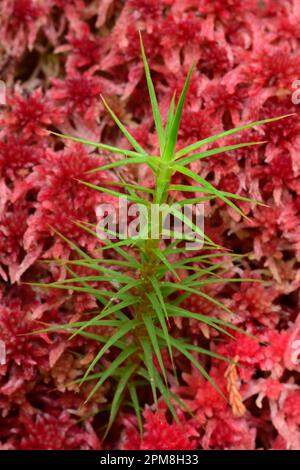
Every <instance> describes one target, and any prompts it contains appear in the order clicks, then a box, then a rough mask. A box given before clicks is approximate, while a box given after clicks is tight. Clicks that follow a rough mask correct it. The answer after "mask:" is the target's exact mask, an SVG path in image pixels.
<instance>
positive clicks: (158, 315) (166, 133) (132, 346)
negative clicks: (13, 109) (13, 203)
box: [35, 38, 286, 435]
mask: <svg viewBox="0 0 300 470" xmlns="http://www.w3.org/2000/svg"><path fill="white" fill-rule="evenodd" d="M140 42H141V53H142V59H143V63H144V69H145V75H146V81H147V86H148V91H149V96H150V101H151V107H152V113H153V120H154V124H155V128H156V132H157V136H158V142H159V155H152V154H149V153H147V151H146V150H145V149H144V148H142V147H141V145H140V144H139V143H138V142H137V141H136V139H135V138H134V137H133V136H132V135H131V134H130V133H129V131H128V130H127V129H126V128H125V127H124V125H123V124H122V123H121V121H120V120H119V119H118V117H117V116H116V115H115V113H114V112H113V110H112V109H111V108H110V106H109V105H108V103H107V102H106V101H105V99H104V98H102V100H103V104H104V106H105V107H106V109H107V111H108V112H109V114H110V115H111V117H112V119H113V120H114V122H115V123H116V125H117V126H118V128H119V129H120V131H121V132H122V133H123V134H124V136H125V137H126V138H127V140H128V142H129V143H130V145H131V147H132V150H127V149H123V148H117V147H114V146H111V145H107V144H102V143H98V142H90V141H88V140H84V139H80V138H76V137H72V136H66V135H61V134H58V133H55V132H53V134H55V135H57V136H59V137H61V138H64V139H69V140H73V141H76V142H80V143H82V144H87V145H91V146H93V147H94V148H100V149H103V150H106V151H109V152H112V153H113V154H119V155H122V156H123V159H121V160H116V161H114V162H112V163H107V164H105V165H103V166H102V167H100V168H95V169H94V170H92V171H94V172H96V171H104V170H114V169H116V168H121V167H124V166H127V165H134V166H137V165H141V164H143V165H147V166H148V167H149V170H150V171H151V172H152V174H153V178H154V181H155V184H154V188H153V189H149V188H147V187H145V186H142V185H139V184H132V182H131V183H128V182H126V181H124V180H123V179H122V180H120V181H119V182H118V183H116V182H113V181H112V182H111V184H110V185H107V186H109V187H107V186H102V187H100V186H96V185H93V184H91V183H88V182H85V181H81V183H82V184H85V185H87V186H89V187H91V188H93V189H95V190H96V191H100V192H102V193H106V194H109V195H111V196H115V197H117V198H124V196H125V195H126V197H127V198H128V200H129V201H131V202H138V203H139V204H142V205H143V206H144V207H145V210H146V211H149V207H150V205H151V204H152V203H155V204H159V205H161V204H168V203H170V202H171V201H172V199H173V195H174V192H175V191H181V192H182V193H184V194H186V195H187V196H186V199H184V203H185V204H201V203H203V202H204V201H207V200H209V199H215V198H219V199H220V200H222V201H223V202H224V203H225V204H227V205H228V206H230V207H231V208H232V209H234V210H235V211H236V212H237V213H238V214H240V215H242V216H245V215H244V214H243V212H242V211H241V209H240V208H239V207H238V206H237V205H236V202H235V201H238V200H241V201H250V202H257V201H252V200H251V199H247V198H245V197H241V196H238V195H236V194H232V193H229V192H225V191H222V190H220V189H217V188H215V187H214V186H213V185H212V184H211V183H209V182H208V181H206V180H205V179H204V178H203V177H201V176H200V175H199V174H197V173H196V172H195V171H193V170H192V169H191V168H190V164H191V163H192V162H195V161H198V160H201V159H203V158H208V157H212V156H214V155H219V154H221V153H223V152H228V151H231V150H235V149H242V148H244V147H249V146H256V145H260V144H262V143H263V142H245V143H239V144H236V145H228V146H225V147H214V148H211V149H209V150H202V151H201V148H202V147H203V146H207V145H208V144H212V143H214V142H217V141H219V140H220V139H223V138H224V137H226V136H230V135H232V134H235V133H238V132H241V131H244V130H246V129H250V128H252V127H254V126H258V125H261V124H265V123H269V122H272V121H276V120H278V119H282V118H284V117H286V116H280V117H277V118H273V119H265V120H261V121H257V122H253V123H250V124H246V125H243V126H241V127H238V128H234V129H230V130H227V131H224V132H222V133H220V134H217V135H214V136H212V137H209V138H206V139H203V140H200V141H198V142H195V143H194V144H191V145H188V146H187V147H184V148H182V149H180V150H176V144H177V139H178V131H179V126H180V121H181V116H182V111H183V106H184V102H185V98H186V94H187V90H188V86H189V82H190V79H191V75H192V71H193V68H191V70H190V72H189V73H188V76H187V79H186V81H185V84H184V87H183V89H182V92H181V94H180V97H179V99H178V102H177V105H175V95H174V96H173V98H172V100H171V103H170V108H169V112H168V116H167V120H166V124H165V125H164V124H163V121H162V117H161V114H160V111H159V107H158V102H157V97H156V94H155V90H154V86H153V82H152V79H151V75H150V70H149V65H148V62H147V58H146V56H145V52H144V47H143V42H142V38H141V41H140ZM175 173H178V174H181V175H183V177H184V179H185V181H190V182H191V184H190V185H188V184H173V183H172V177H173V175H174V174H175ZM111 187H114V189H110V188H111ZM195 192H197V193H200V194H202V196H201V197H191V198H190V197H189V193H195ZM257 203H258V204H260V203H259V202H257ZM175 216H177V217H179V218H180V217H181V218H182V221H183V222H184V223H186V224H188V225H190V227H191V228H193V229H194V230H195V231H196V232H197V233H198V235H199V236H201V237H203V240H204V242H203V247H202V249H201V250H200V253H197V255H196V256H193V254H190V256H188V253H185V248H184V247H182V241H183V240H182V238H181V239H178V240H176V237H174V238H175V239H173V241H172V242H167V241H166V240H164V239H163V230H162V222H163V221H162V220H160V221H159V223H158V237H156V238H151V236H149V238H146V239H142V238H138V237H137V238H135V239H134V240H132V239H121V240H120V239H119V238H118V233H115V238H114V239H108V238H107V239H105V240H102V241H101V248H100V249H101V250H102V257H101V258H93V257H91V256H90V255H89V254H88V253H86V252H84V251H83V250H82V249H81V248H79V247H78V246H76V245H75V244H74V243H73V242H71V241H70V240H67V239H66V238H65V237H64V235H63V234H59V235H60V236H61V237H62V238H63V239H64V240H65V241H66V242H67V243H69V244H70V246H71V248H72V249H73V251H74V254H75V255H76V259H74V260H54V261H53V262H56V263H60V264H63V265H65V266H66V268H67V272H68V273H69V277H68V278H67V279H65V280H62V281H57V282H54V283H51V284H46V285H45V284H40V283H36V284H35V285H37V286H42V287H49V288H50V287H51V288H56V289H67V290H73V291H77V292H85V293H89V294H91V295H93V296H94V297H95V298H96V300H97V302H98V305H99V312H97V313H96V314H95V315H93V316H92V318H89V319H88V320H85V321H78V322H74V323H68V324H63V325H51V326H49V328H45V329H44V330H43V331H57V330H59V329H62V330H64V331H67V332H70V335H71V336H72V337H73V336H76V335H81V336H83V337H87V338H90V339H92V340H94V341H95V342H97V343H98V344H99V348H98V352H97V354H96V355H95V357H94V358H93V360H92V361H91V363H90V364H89V366H88V368H87V370H86V372H85V374H84V375H83V376H82V377H81V378H80V379H79V380H78V382H79V383H83V382H87V381H92V383H94V384H95V385H94V387H93V388H92V390H91V392H90V394H89V396H88V398H87V399H88V400H89V399H91V398H92V396H93V395H94V394H95V393H96V391H97V390H98V389H99V388H100V387H101V386H102V385H103V384H104V383H105V382H106V381H107V380H110V381H111V382H112V383H113V384H114V385H113V387H114V388H113V390H114V394H113V398H112V402H111V404H110V415H109V419H108V423H107V426H106V433H105V435H106V434H107V433H108V431H109V429H110V428H111V426H112V424H113V422H114V420H115V418H116V416H117V414H118V411H119V409H120V407H121V405H122V403H126V404H129V405H131V406H132V407H133V409H134V410H135V413H136V416H137V420H138V425H139V429H140V431H141V432H142V416H141V403H140V396H141V394H140V393H139V392H140V390H141V388H143V387H150V389H151V391H152V396H153V402H154V404H155V405H157V403H158V399H159V398H160V397H163V399H164V401H165V403H166V405H167V407H168V409H169V410H170V412H171V413H172V415H173V417H174V420H176V422H178V423H179V419H178V416H177V412H176V407H177V406H179V407H182V408H183V409H185V410H187V409H186V407H185V405H184V404H183V403H182V402H181V401H180V400H179V399H178V397H177V396H176V395H175V394H174V393H173V392H172V387H171V384H172V383H174V380H177V379H176V361H177V360H178V358H180V357H184V358H185V359H186V360H187V361H189V362H190V364H191V365H193V366H194V367H195V368H197V369H198V371H199V372H200V374H202V375H203V376H204V377H205V378H206V379H207V380H208V381H209V382H210V383H211V384H212V386H213V387H215V389H216V390H218V392H219V393H220V394H221V395H222V391H221V390H220V389H219V387H218V385H217V384H216V383H215V381H214V380H213V379H212V378H211V377H210V375H209V373H208V372H207V370H206V369H205V367H204V366H203V363H202V362H201V361H200V360H199V357H201V355H202V356H203V355H205V356H209V357H212V358H216V359H219V360H221V361H226V362H228V363H233V361H232V360H231V359H230V358H227V357H223V356H220V355H218V354H216V353H214V352H213V351H210V350H209V349H205V348H203V347H201V346H200V345H199V343H198V344H197V343H196V342H195V341H190V340H189V338H182V337H178V334H177V335H176V328H175V324H174V318H176V317H180V318H183V319H193V320H197V321H199V322H202V323H203V324H205V325H207V326H208V327H210V328H214V329H215V330H217V331H218V332H219V333H220V334H224V335H229V336H231V332H232V331H238V332H243V331H242V330H240V329H239V328H238V327H236V326H234V325H232V324H230V322H226V321H224V320H221V319H219V318H215V317H213V316H208V315H204V314H201V313H195V312H192V311H190V310H188V309H186V308H183V306H182V303H183V301H184V300H185V299H186V298H188V297H189V296H191V295H196V296H199V297H200V298H203V299H205V301H208V302H211V303H212V304H213V305H214V306H216V307H218V308H219V309H220V308H221V309H223V310H224V311H225V312H227V313H232V312H231V311H230V310H229V309H228V308H227V307H226V306H225V305H223V304H222V303H220V302H219V301H218V300H217V299H216V298H214V297H213V296H210V295H208V294H207V293H206V292H205V287H206V286H208V285H210V284H214V283H222V282H223V283H229V282H244V281H248V282H249V281H250V280H249V279H245V278H240V277H236V278H231V277H228V276H227V277H225V276H222V275H223V274H224V273H226V270H228V265H230V263H229V262H233V261H234V262H236V261H237V260H238V259H239V256H238V255H235V254H233V253H231V252H228V251H223V252H222V261H220V252H219V253H218V252H217V249H219V248H220V247H218V246H217V245H216V244H215V243H214V242H213V241H212V240H210V239H209V237H207V236H206V235H204V234H203V232H202V231H201V230H200V229H199V228H198V227H197V226H195V224H193V223H192V222H191V221H190V220H188V219H187V218H186V217H185V216H183V217H182V216H180V214H179V213H177V214H176V213H175ZM74 223H76V224H78V226H80V227H81V228H82V229H84V230H86V231H87V232H89V233H91V234H93V235H94V236H95V237H97V232H96V227H95V226H93V225H91V224H86V223H82V222H80V221H74ZM146 228H147V229H148V231H149V233H150V230H149V229H150V227H148V226H147V227H146ZM149 233H148V234H149ZM175 235H176V234H175ZM186 238H187V239H189V237H186ZM174 255H176V257H174ZM179 255H181V256H179ZM77 267H81V268H85V269H88V270H90V272H91V273H93V274H91V275H89V276H82V275H78V274H76V268H77ZM183 270H184V271H185V273H187V275H186V277H184V278H181V276H180V273H181V272H182V271H183ZM251 281H253V280H251ZM95 282H96V283H97V282H99V283H101V282H105V283H106V284H107V283H108V284H109V285H110V286H111V288H110V289H109V290H106V289H104V288H103V289H98V288H95V287H93V285H94V283H95ZM101 327H109V328H110V331H113V333H112V334H111V335H110V336H108V335H107V334H106V335H105V334H104V335H103V336H102V335H101V334H96V333H95V328H99V331H101ZM243 333H245V334H247V333H246V332H243ZM112 349H113V350H114V354H113V359H110V363H109V366H104V364H103V361H102V359H103V358H104V357H105V356H106V357H108V358H111V356H109V353H110V351H111V350H112ZM166 354H167V355H168V356H169V358H168V361H166V360H165V359H164V358H165V357H166ZM154 358H156V361H154ZM167 363H168V365H167ZM106 364H107V361H106ZM224 398H225V397H224Z"/></svg>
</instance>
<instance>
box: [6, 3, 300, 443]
mask: <svg viewBox="0 0 300 470" xmlns="http://www.w3.org/2000/svg"><path fill="white" fill-rule="evenodd" d="M0 17H1V25H0V44H1V46H0V64H1V65H0V70H1V77H0V78H1V79H2V80H3V81H5V83H6V86H7V105H6V106H2V108H1V112H0V121H1V122H0V134H1V139H0V168H1V179H0V274H1V282H0V296H1V305H0V339H1V340H2V341H4V342H5V345H6V352H7V360H6V364H4V365H1V366H0V377H1V378H0V414H1V420H0V446H1V448H2V449H101V448H105V449H114V448H117V449H202V448H203V449H256V448H257V449H299V448H300V444H299V431H298V426H299V424H300V392H299V388H298V386H297V380H298V383H299V371H300V367H299V359H298V357H297V354H298V353H299V343H297V341H298V340H299V339H300V336H299V327H300V316H299V284H300V275H299V273H300V272H299V255H300V253H299V250H300V179H299V173H300V124H299V106H297V105H293V104H292V100H291V94H292V92H293V90H292V83H293V81H294V80H296V79H300V52H299V51H300V49H299V41H300V3H299V1H298V0H261V1H259V0H214V1H212V0H211V1H209V0H174V1H172V0H128V1H121V0H93V1H83V0H45V1H39V0H2V1H1V3H0ZM138 29H140V30H141V31H142V32H143V38H144V42H145V49H146V53H147V56H148V58H149V62H150V66H151V69H152V73H153V79H154V82H155V86H156V89H157V92H158V97H159V103H160V107H161V110H162V113H163V116H164V118H165V117H166V110H167V104H168V103H169V100H170V98H171V96H172V94H173V91H174V89H177V90H180V88H181V87H182V85H183V82H184V79H185V77H186V74H187V71H188V69H189V67H190V66H191V64H192V63H193V62H195V63H196V69H195V72H194V75H193V78H192V83H191V87H190V90H189V93H188V97H187V103H186V107H185V111H184V116H183V121H182V125H181V130H180V140H179V146H184V145H187V144H188V143H191V142H192V141H194V140H199V139H200V138H204V137H207V136H209V135H211V134H213V133H217V132H220V131H221V130H223V129H228V128H231V127H233V126H237V125H241V124H242V123H245V122H249V121H254V120H258V119H261V118H270V117H273V116H278V115H282V114H287V113H291V112H293V113H296V114H295V115H294V116H292V117H289V118H288V119H286V120H283V121H279V122H275V123H273V124H269V125H266V126H263V127H260V128H257V129H256V130H250V131H247V132H245V133H243V135H238V137H236V138H235V139H231V140H230V142H238V141H247V140H253V139H257V138H258V139H259V140H266V141H267V144H265V145H263V146H261V147H259V148H251V149H249V150H248V149H246V150H244V149H243V150H241V151H238V152H234V153H227V154H225V155H222V156H218V157H214V158H213V159H211V160H203V163H201V165H200V164H198V163H195V164H194V165H195V166H194V170H196V171H199V172H201V175H202V176H205V177H206V178H208V179H209V181H211V182H212V183H214V184H215V185H216V186H217V187H219V188H222V189H223V190H227V191H233V192H236V193H238V194H240V195H244V196H247V197H251V198H254V199H259V200H262V201H264V202H265V203H267V204H268V207H263V206H254V205H250V204H248V203H243V204H242V207H243V209H244V211H246V213H247V214H248V216H249V219H250V220H242V219H240V218H239V217H238V216H237V215H236V214H235V213H234V212H233V211H232V210H231V209H228V207H225V206H224V205H223V204H222V202H216V203H214V204H210V203H208V206H207V218H206V230H207V233H208V234H209V235H210V236H211V237H213V239H214V240H215V241H218V242H219V243H221V244H222V245H224V246H226V247H228V248H232V249H233V250H235V251H236V252H239V253H250V254H249V258H248V261H243V262H242V264H241V266H239V267H236V266H235V267H234V266H232V270H233V272H236V273H238V274H239V275H242V276H243V275H244V276H246V277H249V276H251V277H255V278H258V279H260V278H263V279H267V280H269V281H270V282H269V284H268V285H260V284H259V285H258V284H253V283H252V284H251V283H247V284H241V285H238V284H235V285H234V286H233V284H231V285H228V286H226V285H225V286H224V285H220V286H218V287H216V286H214V288H213V289H212V290H210V294H212V295H214V296H215V297H216V298H217V299H218V300H220V301H222V302H223V303H225V305H227V306H228V307H230V308H231V309H232V310H233V311H235V312H236V315H235V316H234V318H231V319H230V320H231V321H233V322H234V323H235V324H236V325H238V326H241V327H243V328H244V329H245V330H247V331H249V332H252V333H254V334H256V335H257V336H258V337H259V338H260V340H261V342H260V343H258V342H256V341H254V340H251V339H249V338H248V337H246V336H243V335H235V336H236V337H235V338H234V339H232V340H230V339H228V338H226V337H223V336H218V335H216V333H215V332H213V331H209V330H208V329H204V328H203V327H201V325H200V326H199V324H198V323H194V322H190V323H189V324H184V325H183V324H180V323H178V324H177V329H178V330H179V331H180V329H184V334H187V335H189V336H190V337H192V338H194V339H195V338H196V339H197V341H199V340H201V341H202V342H203V344H206V346H210V347H211V348H212V350H214V351H217V352H218V353H221V354H226V355H227V356H228V357H230V358H236V357H238V358H239V361H240V363H241V365H242V366H243V367H241V368H238V369H235V368H231V369H230V370H229V371H228V370H227V371H226V365H225V364H224V363H222V362H219V361H215V360H213V361H211V362H207V363H205V365H206V367H207V370H209V372H210V374H211V375H212V376H213V377H214V378H215V380H216V381H217V383H218V384H219V386H220V387H221V389H222V390H223V391H224V393H225V394H226V396H227V397H228V403H226V401H224V399H223V398H222V397H221V396H220V395H219V394H218V393H217V392H216V391H215V390H214V389H212V387H211V386H210V385H209V384H208V383H207V382H205V381H204V380H203V379H202V378H201V376H200V375H199V373H198V372H197V371H196V370H194V369H193V368H191V367H190V366H189V365H188V364H186V363H185V362H182V363H180V365H179V366H178V367H179V376H180V386H178V385H175V384H174V391H175V393H177V395H178V396H180V397H181V398H182V399H183V400H185V402H186V403H187V404H188V405H189V406H190V407H191V409H192V410H193V411H194V416H193V417H190V416H189V415H186V414H184V413H181V415H180V416H181V421H182V425H183V428H180V427H179V426H178V425H177V424H176V423H174V422H173V421H172V419H170V416H169V414H168V413H167V412H166V410H165V406H164V403H163V402H161V403H160V408H159V410H158V411H154V409H153V408H152V407H151V394H150V393H149V394H148V395H147V394H145V397H144V398H143V400H144V402H143V403H144V407H145V409H144V415H143V418H144V423H143V425H144V439H143V441H141V439H140V437H139V433H138V430H137V422H136V418H135V416H134V414H133V413H132V411H131V410H130V408H128V409H127V408H126V407H123V409H122V412H121V413H120V414H119V417H118V420H117V423H116V425H115V426H114V427H113V429H112V431H111V433H110V435H109V438H108V439H107V440H106V441H105V442H102V436H103V430H104V425H105V422H106V420H107V411H105V406H106V404H107V403H109V402H110V400H111V396H112V392H113V389H112V384H109V383H108V384H107V385H106V386H104V387H103V388H102V389H101V390H100V391H99V392H98V393H97V395H96V396H95V397H94V398H93V399H92V400H91V401H90V402H88V404H86V405H83V402H84V399H85V398H86V396H87V395H88V393H89V391H90V385H84V386H83V387H82V388H80V389H79V388H78V387H77V385H74V383H72V379H74V378H76V377H79V376H80V375H82V373H83V371H84V370H85V368H86V365H87V364H88V363H89V362H90V361H91V358H92V357H93V355H94V353H95V350H96V347H97V345H95V344H94V343H93V342H92V341H88V340H84V339H82V338H75V339H73V340H72V341H69V342H68V341H67V336H66V335H64V334H63V333H59V334H58V333H57V334H39V335H36V336H29V335H26V334H25V333H28V332H31V331H33V330H35V329H38V328H40V327H41V323H40V322H47V323H67V322H69V321H71V320H74V319H80V318H81V317H82V315H83V312H84V311H86V310H87V309H93V308H94V307H95V306H96V304H95V301H94V299H93V298H91V297H89V296H87V295H82V294H77V293H68V292H65V291H57V290H41V289H37V288H33V287H31V286H29V285H27V284H26V282H29V281H30V282H33V281H39V282H49V281H51V280H55V279H59V278H63V277H64V276H65V275H66V273H65V271H64V269H59V268H57V267H54V266H49V264H47V263H45V262H44V261H43V260H45V259H49V258H68V257H70V256H72V253H71V251H70V248H69V247H68V246H67V245H66V244H65V243H63V242H62V240H61V239H60V238H59V237H57V236H56V235H55V233H54V231H53V229H52V227H54V228H56V229H57V230H59V231H61V232H63V233H64V234H65V235H66V236H67V237H69V238H70V239H71V240H72V241H74V242H76V243H77V244H78V245H80V246H81V247H83V248H84V249H86V250H88V251H89V252H90V253H92V252H93V249H94V248H95V244H96V242H95V239H93V238H92V237H90V236H88V235H87V234H86V233H84V232H82V231H81V230H80V229H78V228H77V227H76V226H74V224H73V223H72V219H74V218H75V219H81V220H85V221H92V222H94V221H95V207H96V205H97V203H98V202H99V201H101V200H103V199H105V197H104V196H101V195H100V196H99V193H96V192H94V191H93V190H90V189H89V188H87V187H84V186H82V185H80V184H79V183H77V181H75V179H76V178H86V175H84V172H85V171H86V170H87V169H90V168H93V167H95V166H99V165H97V163H99V162H103V161H107V160H108V159H110V158H112V156H109V155H107V154H103V153H101V152H97V153H96V152H95V151H94V149H93V148H91V147H89V148H85V147H83V146H80V145H78V144H74V143H73V144H72V143H70V142H61V141H59V139H57V138H55V137H53V136H51V135H49V134H48V133H47V132H46V130H45V129H53V130H56V131H58V132H62V133H66V134H71V135H75V136H79V137H82V138H88V139H91V140H95V141H99V140H100V139H101V140H102V141H104V142H107V143H114V144H118V145H120V146H126V145H127V143H126V142H125V141H124V139H123V138H122V136H121V135H120V134H119V132H118V131H117V130H116V128H115V126H114V124H113V122H112V121H111V119H110V118H109V116H107V113H106V112H105V111H104V109H103V106H102V104H101V101H100V99H99V94H100V93H102V94H104V95H105V97H106V98H107V100H108V101H109V103H110V105H111V106H112V107H113V109H114V110H115V112H116V113H117V114H118V115H119V116H120V117H121V118H122V119H123V121H124V122H125V123H126V125H127V126H128V127H129V128H130V130H131V131H132V133H133V134H134V135H135V137H136V138H137V139H138V140H139V142H140V143H141V144H142V145H145V146H147V147H148V148H152V149H155V148H156V147H157V141H156V138H155V136H154V133H153V121H152V117H151V113H150V106H149V100H148V98H147V91H146V84H145V80H144V73H143V67H142V62H141V57H140V50H139V42H138ZM113 158H117V156H113ZM83 175H84V176H83ZM127 176H128V178H129V179H132V180H139V181H143V182H144V183H145V182H146V183H145V184H149V186H150V185H151V184H152V181H151V177H150V175H149V174H148V173H147V172H146V170H145V169H143V170H139V171H137V170H136V169H132V168H131V170H130V172H128V175H127ZM107 178H111V175H108V174H105V173H103V172H102V173H97V174H93V175H92V177H91V180H92V181H93V182H94V183H101V181H103V180H105V179H107ZM185 183H186V184H187V181H185ZM188 304H189V307H190V308H192V309H194V310H195V311H197V312H201V313H203V312H204V313H207V314H210V315H213V316H217V317H219V318H224V312H222V311H218V310H217V308H216V307H215V306H213V305H212V304H209V303H206V302H205V301H203V300H199V298H193V297H190V299H189V300H188ZM226 319H228V318H226ZM297 345H298V350H297ZM105 360H106V361H108V360H109V355H108V356H107V358H106V359H105ZM103 410H104V411H103Z"/></svg>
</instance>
